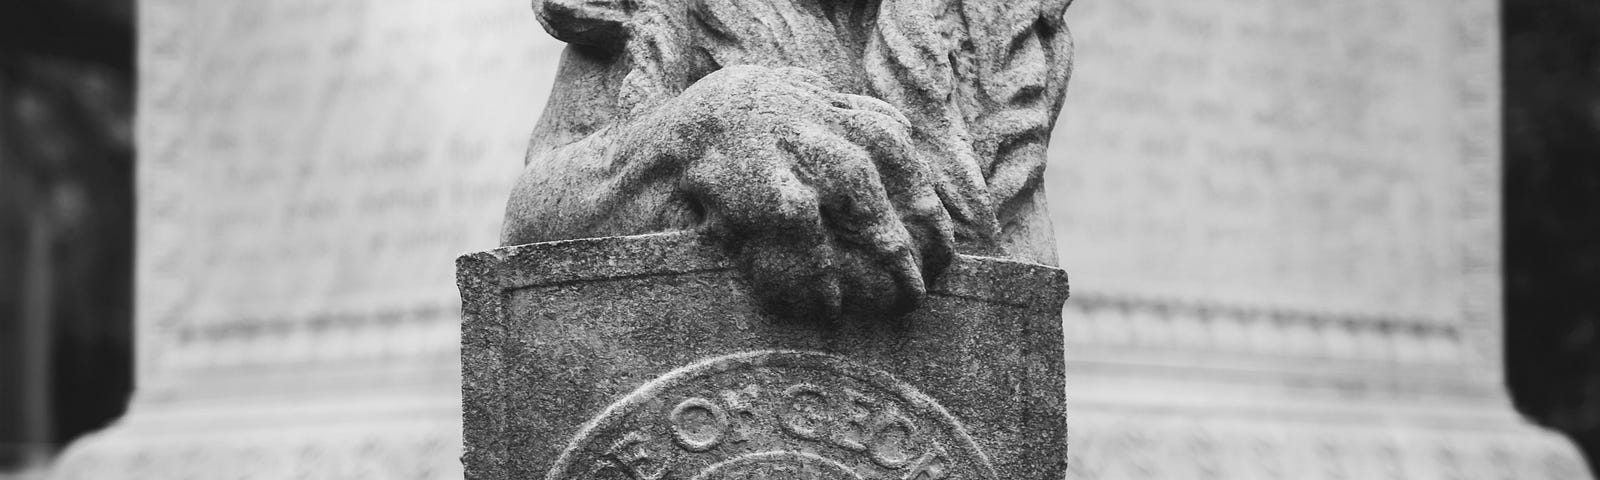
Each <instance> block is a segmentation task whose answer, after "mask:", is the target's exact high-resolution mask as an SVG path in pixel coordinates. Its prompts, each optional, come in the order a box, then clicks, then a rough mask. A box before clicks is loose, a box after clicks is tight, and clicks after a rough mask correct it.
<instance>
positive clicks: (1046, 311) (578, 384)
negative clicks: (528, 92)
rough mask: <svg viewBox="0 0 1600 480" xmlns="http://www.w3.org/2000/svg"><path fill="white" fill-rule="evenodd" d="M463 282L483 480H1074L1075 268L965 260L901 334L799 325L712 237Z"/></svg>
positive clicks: (581, 244)
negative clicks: (770, 303) (1068, 410)
mask: <svg viewBox="0 0 1600 480" xmlns="http://www.w3.org/2000/svg"><path fill="white" fill-rule="evenodd" d="M458 268H459V278H458V281H459V284H460V287H461V291H462V295H463V298H464V300H465V307H464V313H465V320H464V323H463V325H462V374H463V385H462V394H463V402H464V416H465V441H466V453H465V455H464V457H463V460H464V462H465V468H466V472H467V478H470V479H481V480H499V479H513V478H516V479H523V478H563V479H565V478H630V477H634V478H753V477H749V476H750V475H776V474H784V475H793V478H876V477H875V476H877V475H894V476H895V478H899V477H900V476H904V475H908V474H917V472H922V473H920V474H925V475H928V476H929V477H930V478H937V477H936V475H946V474H952V475H953V474H958V473H959V474H961V475H964V476H965V477H964V478H1006V479H1024V478H1027V479H1034V478H1039V479H1044V478H1051V479H1055V478H1061V477H1062V475H1063V471H1064V469H1065V466H1066V465H1065V458H1066V457H1065V455H1066V441H1065V440H1066V418H1065V410H1064V409H1065V399H1064V396H1065V387H1064V385H1063V378H1064V374H1063V371H1062V351H1061V344H1062V342H1061V324H1060V316H1059V312H1060V308H1061V305H1062V302H1064V301H1065V300H1066V296H1067V279H1066V275H1065V273H1064V272H1062V271H1060V270H1058V269H1055V268H1051V267H1045V266H1040V265H1034V264H1028V263H1020V262H1015V261H1009V260H1000V259H994V258H982V257H972V256H958V257H956V259H955V260H954V262H953V263H952V265H951V266H950V268H949V271H948V272H946V273H945V275H943V276H941V278H940V280H939V281H938V282H937V283H935V284H934V285H932V286H931V287H930V289H929V292H930V293H929V294H928V297H927V298H926V299H925V301H924V302H923V304H922V306H921V307H920V308H919V309H917V310H916V311H914V312H912V313H910V314H909V315H906V316H904V317H899V318H879V317H868V316H860V315H856V316H852V315H845V316H843V317H840V318H835V319H825V318H799V319H794V318H779V317H774V316H772V315H768V314H766V313H764V312H763V311H762V310H761V307H760V306H759V304H758V302H757V301H756V300H754V298H753V297H752V296H751V295H750V294H749V287H748V285H747V283H746V282H745V280H744V279H743V277H742V276H741V275H740V274H739V272H738V271H737V269H735V268H734V267H733V265H732V264H731V263H730V262H729V261H728V260H727V258H726V257H725V255H724V254H723V253H721V250H720V249H718V248H716V247H715V246H714V245H712V244H711V243H710V242H709V241H708V240H706V239H705V238H704V237H701V236H698V235H695V234H686V233H675V234H657V235H648V236H634V237H613V238H602V239H590V240H575V241H566V242H554V243H542V244H532V245H524V246H518V247H507V248H501V249H496V250H492V251H487V252H480V253H474V254H469V255H465V256H463V257H461V258H460V259H459V260H458ZM919 469H920V470H919ZM668 472H670V475H668V476H667V477H655V475H660V474H666V473H668ZM783 472H787V473H783ZM697 474H704V475H705V476H703V477H696V475H697ZM547 475H548V476H547ZM839 475H843V476H839ZM850 475H856V476H850Z"/></svg>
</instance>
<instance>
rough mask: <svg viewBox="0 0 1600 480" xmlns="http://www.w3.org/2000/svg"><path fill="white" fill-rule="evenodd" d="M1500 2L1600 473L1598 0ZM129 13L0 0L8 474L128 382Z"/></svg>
mask: <svg viewBox="0 0 1600 480" xmlns="http://www.w3.org/2000/svg"><path fill="white" fill-rule="evenodd" d="M1502 7H1503V17H1502V22H1503V34H1504V47H1505V50H1504V52H1505V55H1504V60H1503V61H1504V66H1505V87H1506V92H1505V102H1506V103H1505V110H1504V112H1505V113H1504V115H1505V124H1504V127H1505V154H1506V158H1505V162H1506V163H1505V165H1506V169H1505V194H1506V197H1505V204H1504V205H1505V215H1506V218H1505V222H1506V223H1505V226H1506V229H1505V248H1506V251H1505V255H1506V256H1505V268H1506V295H1507V297H1506V361H1507V373H1508V376H1509V379H1508V382H1509V383H1510V385H1511V389H1512V396H1513V397H1514V400H1515V402H1516V404H1517V408H1518V409H1520V410H1521V411H1522V412H1523V413H1525V414H1526V415H1528V416H1529V417H1530V418H1532V419H1534V420H1535V421H1536V422H1538V423H1541V424H1544V425H1548V426H1551V427H1554V428H1556V429H1559V430H1561V431H1563V432H1565V433H1567V434H1568V435H1570V436H1572V437H1573V438H1574V439H1575V440H1577V441H1578V444H1579V445H1580V446H1581V448H1582V449H1583V450H1584V453H1585V456H1586V457H1587V458H1588V459H1589V462H1590V466H1591V469H1592V470H1595V471H1600V468H1596V467H1597V465H1596V463H1595V461H1596V459H1597V458H1600V1H1596V0H1505V1H1503V2H1502ZM133 10H134V8H133V4H132V1H131V0H0V471H7V470H11V469H15V468H18V467H22V466H25V465H26V464H27V463H28V462H36V461H39V460H38V456H37V452H39V451H40V449H38V448H33V447H32V446H37V445H41V444H42V445H44V446H45V447H44V450H46V451H47V450H49V449H51V448H53V447H59V446H61V445H64V444H65V443H67V442H69V441H71V440H72V439H73V438H76V437H77V436H79V435H82V434H83V433H85V432H88V431H91V430H93V429H96V428H99V427H101V426H103V425H105V424H107V423H109V422H110V421H112V420H114V419H115V418H116V417H117V416H119V415H121V413H122V410H123V408H124V405H125V404H126V401H127V398H128V393H129V392H130V391H131V389H132V380H133V360H132V358H133V357H132V346H133V340H132V329H133V326H132V324H133V317H132V305H133V251H134V249H133V245H134V221H133V219H134V209H133V206H134V191H133V178H134V177H133V175H134V168H133V165H134V164H133V161H134V154H133V141H132V136H133V131H132V120H133V99H134V88H135V85H134V79H135V77H134V73H135V68H134V64H135V63H134V49H133V45H134V31H133V28H134V15H133ZM52 446H53V447H52Z"/></svg>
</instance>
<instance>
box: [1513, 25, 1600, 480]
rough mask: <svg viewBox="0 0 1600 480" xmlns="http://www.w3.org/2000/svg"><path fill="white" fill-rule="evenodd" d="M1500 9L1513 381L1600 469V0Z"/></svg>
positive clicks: (1527, 403)
mask: <svg viewBox="0 0 1600 480" xmlns="http://www.w3.org/2000/svg"><path fill="white" fill-rule="evenodd" d="M1501 5H1502V8H1503V10H1502V15H1503V16H1502V18H1501V24H1502V26H1503V28H1504V30H1503V35H1504V38H1505V43H1504V47H1505V50H1504V57H1503V60H1502V62H1503V65H1504V66H1505V69H1504V72H1505V74H1504V75H1505V77H1504V78H1505V89H1506V91H1505V110H1504V115H1505V155H1506V158H1505V162H1506V163H1505V165H1506V168H1505V194H1506V195H1505V203H1504V206H1505V222H1506V223H1505V255H1506V256H1505V270H1506V371H1507V376H1508V377H1509V378H1508V379H1507V381H1508V382H1509V383H1510V384H1511V396H1512V398H1513V401H1515V403H1516V405H1517V409H1518V410H1520V411H1522V412H1523V413H1524V414H1526V415H1528V416H1529V417H1531V418H1533V419H1534V420H1535V421H1537V422H1539V423H1541V424H1544V425H1547V426H1550V427H1554V428H1556V429H1558V430H1561V431H1562V432H1565V433H1567V434H1568V435H1569V436H1571V437H1572V438H1573V439H1574V440H1577V442H1578V445H1579V447H1580V448H1582V449H1583V452H1584V457H1585V458H1587V459H1588V461H1589V469H1590V471H1591V472H1596V473H1600V464H1597V463H1596V460H1597V459H1600V1H1596V0H1506V1H1502V2H1501Z"/></svg>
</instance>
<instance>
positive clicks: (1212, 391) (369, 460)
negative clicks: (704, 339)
mask: <svg viewBox="0 0 1600 480" xmlns="http://www.w3.org/2000/svg"><path fill="white" fill-rule="evenodd" d="M1079 3H1080V4H1078V5H1074V6H1073V7H1072V8H1071V9H1070V10H1069V14H1068V19H1069V20H1068V21H1069V24H1070V25H1072V27H1073V31H1074V33H1075V35H1076V37H1077V45H1078V49H1079V50H1078V57H1077V58H1078V60H1077V70H1076V74H1075V78H1074V79H1073V85H1072V87H1071V91H1070V93H1069V95H1068V99H1067V107H1066V108H1065V109H1064V113H1063V116H1062V120H1061V122H1060V124H1059V125H1058V126H1057V130H1056V137H1055V142H1054V145H1053V146H1052V150H1051V151H1052V152H1053V153H1052V155H1053V156H1054V159H1053V164H1052V166H1051V170H1050V171H1049V172H1048V174H1047V176H1048V180H1047V181H1048V182H1049V186H1048V188H1049V192H1050V200H1051V208H1052V209H1053V212H1054V213H1053V215H1054V219H1055V228H1056V231H1057V238H1058V241H1059V249H1060V254H1061V266H1062V267H1063V268H1065V269H1066V270H1067V271H1068V272H1069V273H1070V274H1071V276H1072V283H1073V285H1074V289H1073V290H1074V291H1073V298H1072V300H1070V301H1068V303H1067V309H1066V311H1065V331H1066V336H1067V356H1068V364H1067V368H1068V372H1069V375H1068V383H1067V385H1068V386H1067V388H1068V399H1069V402H1070V405H1071V407H1070V412H1071V413H1070V414H1069V415H1070V418H1071V434H1072V436H1073V438H1072V441H1071V448H1070V454H1071V456H1072V466H1071V472H1072V473H1071V474H1070V476H1071V477H1072V478H1080V479H1102V478H1105V479H1117V478H1152V479H1153V478H1375V479H1376V478H1407V479H1410V478H1476V477H1479V476H1494V475H1498V476H1499V478H1522V479H1532V478H1550V479H1568V478H1583V477H1584V475H1585V474H1586V473H1585V469H1584V466H1583V464H1582V463H1581V461H1579V460H1578V459H1577V457H1576V455H1575V453H1574V452H1573V450H1572V448H1571V446H1570V445H1569V444H1567V443H1566V442H1565V441H1564V440H1562V439H1560V438H1559V437H1555V436H1553V435H1550V434H1547V433H1545V432H1543V431H1539V430H1536V429H1534V428H1532V427H1529V426H1527V425H1525V424H1524V423H1523V422H1522V421H1521V420H1520V419H1519V418H1518V417H1517V416H1516V415H1515V413H1514V412H1513V411H1512V409H1511V406H1510V404H1509V402H1508V400H1507V396H1506V392H1505V388H1504V382H1503V379H1502V375H1501V358H1500V337H1501V333H1500V331H1501V314H1500V311H1501V305H1500V286H1499V275H1500V260H1499V259H1500V255H1499V213H1500V212H1499V205H1500V203H1499V193H1498V192H1499V188H1498V182H1499V175H1500V174H1499V162H1500V154H1499V151H1500V146H1499V138H1500V132H1499V128H1500V127H1499V113H1498V109H1499V96H1500V93H1499V92H1500V85H1499V77H1498V75H1497V70H1496V69H1497V68H1498V67H1497V66H1498V65H1499V52H1498V40H1497V38H1498V30H1497V25H1498V17H1497V10H1496V7H1495V4H1494V3H1493V2H1492V1H1488V0H1467V1H1456V2H1438V1H1435V2H1394V1H1378V0H1363V1H1355V2H1311V1H1267V0H1202V1H1189V2H1162V1H1156V0H1120V1H1085V2H1079ZM527 10H528V9H527V5H526V2H512V1H489V0H464V1H458V2H448V3H446V2H425V1H419V0H391V1H385V2H377V1H370V0H343V1H320V0H319V1H307V0H284V1H272V2H259V1H258V2H247V1H201V0H148V1H146V2H144V3H142V4H141V5H140V12H139V35H140V42H139V65H140V74H139V88H140V92H139V99H138V109H139V110H138V111H139V119H138V125H137V142H138V145H139V155H140V161H139V164H138V174H137V176H138V178H137V188H138V192H139V195H140V201H139V204H138V206H137V208H138V249H139V251H138V264H137V289H138V290H137V302H136V304H137V329H136V331H137V332H138V340H137V350H138V376H137V385H138V390H137V393H136V398H135V400H134V402H133V404H132V405H131V407H130V411H129V414H128V415H127V416H126V417H124V419H123V420H122V421H121V422H120V423H119V424H118V425H117V426H115V427H114V428H112V429H110V430H107V431H105V432H103V433H101V434H98V435H97V436H95V437H92V438H89V439H87V440H86V441H84V442H81V443H79V444H78V445H76V446H75V447H74V449H73V450H71V451H69V452H68V453H67V454H66V455H65V457H64V458H63V460H62V461H61V463H60V464H59V471H60V473H61V474H62V475H63V476H64V477H67V478H103V477H106V476H109V477H128V478H188V477H203V478H212V477H229V478H232V477H239V478H243V477H260V478H291V477H292V478H310V477H315V478H357V477H362V478H459V476H460V466H459V464H458V463H457V460H456V458H457V456H458V455H459V449H460V428H461V427H460V412H459V407H458V405H459V392H460V390H459V385H458V378H457V377H458V372H457V369H458V364H457V356H458V352H457V347H456V344H457V341H458V339H459V337H458V301H457V296H456V290H455V286H454V284H453V280H454V274H453V265H452V261H453V260H454V258H455V256H456V255H457V254H459V253H461V252H465V251H469V250H480V249H485V248H489V247H492V246H494V245H495V244H496V236H497V235H496V234H497V231H498V227H499V224H500V215H501V212H502V205H503V202H504V200H505V198H506V195H507V191H508V187H509V184H510V181H511V180H512V178H513V176H514V174H515V173H516V171H517V170H518V168H519V167H520V165H521V159H522V156H523V148H524V146H525V144H526V139H527V135H528V132H529V131H530V130H531V128H532V126H533V124H534V122H535V120H536V118H537V116H538V115H539V113H540V111H541V110H542V108H543V103H544V101H545V99H546V96H547V95H548V94H549V88H550V86H549V85H550V81H551V78H552V77H553V75H554V67H555V65H556V60H557V58H558V55H559V47H560V44H559V43H557V42H555V41H554V40H553V39H550V38H548V37H547V36H546V34H545V33H544V32H543V31H542V30H541V29H540V28H539V27H538V25H537V23H536V22H535V21H534V18H533V16H532V14H531V12H529V11H527ZM295 475H301V476H302V477H295Z"/></svg>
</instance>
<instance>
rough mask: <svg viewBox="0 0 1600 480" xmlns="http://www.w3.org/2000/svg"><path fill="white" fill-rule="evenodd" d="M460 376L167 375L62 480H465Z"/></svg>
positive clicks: (383, 369)
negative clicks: (149, 479) (382, 479)
mask: <svg viewBox="0 0 1600 480" xmlns="http://www.w3.org/2000/svg"><path fill="white" fill-rule="evenodd" d="M370 334H371V333H370ZM427 363H432V365H427ZM453 366H454V365H453V362H451V358H450V357H435V355H432V354H429V355H414V357H410V358H394V360H387V362H376V360H370V362H310V363H301V365H275V366H262V365H248V366H235V368H226V366H211V368H203V370H194V371H170V373H166V374H163V376H162V378H160V379H157V381H150V382H147V384H141V386H139V390H138V392H136V397H134V402H133V403H131V405H130V408H128V413H126V414H125V416H123V418H122V419H120V421H117V422H115V424H112V426H110V427H107V429H104V430H101V432H96V434H91V435H88V437H85V438H80V440H77V442H74V443H72V445H70V446H69V448H67V450H66V451H64V453H62V454H61V456H59V458H58V459H56V464H54V466H53V475H54V477H53V478H330V480H333V478H461V462H459V456H461V408H459V405H461V403H459V402H461V397H459V395H458V394H456V386H458V382H459V381H458V378H456V374H454V371H453Z"/></svg>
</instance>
